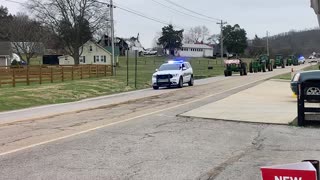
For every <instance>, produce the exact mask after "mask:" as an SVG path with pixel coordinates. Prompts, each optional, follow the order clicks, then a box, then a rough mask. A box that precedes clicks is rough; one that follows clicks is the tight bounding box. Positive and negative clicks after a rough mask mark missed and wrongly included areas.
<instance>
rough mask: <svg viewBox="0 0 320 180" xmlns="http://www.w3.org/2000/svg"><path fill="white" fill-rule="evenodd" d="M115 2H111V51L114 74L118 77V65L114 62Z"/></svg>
mask: <svg viewBox="0 0 320 180" xmlns="http://www.w3.org/2000/svg"><path fill="white" fill-rule="evenodd" d="M113 8H114V6H113V1H112V0H110V21H111V51H112V72H113V75H114V76H115V75H116V66H115V65H116V64H115V60H114V20H113Z"/></svg>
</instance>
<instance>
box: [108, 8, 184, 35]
mask: <svg viewBox="0 0 320 180" xmlns="http://www.w3.org/2000/svg"><path fill="white" fill-rule="evenodd" d="M105 4H108V3H105ZM114 4H115V5H117V7H118V8H119V9H121V10H124V11H127V12H129V13H133V14H135V15H138V16H140V17H143V18H146V19H149V20H152V21H155V22H158V23H161V24H164V25H170V24H171V25H173V24H172V23H168V22H165V21H163V20H160V19H157V18H155V17H151V16H148V15H145V14H143V13H141V12H139V11H136V10H133V9H131V8H128V7H125V6H123V5H122V4H119V3H114ZM119 5H120V6H119ZM173 26H175V27H177V28H180V29H184V28H183V27H180V26H177V25H173Z"/></svg>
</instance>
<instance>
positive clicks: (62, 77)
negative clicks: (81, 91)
mask: <svg viewBox="0 0 320 180" xmlns="http://www.w3.org/2000/svg"><path fill="white" fill-rule="evenodd" d="M61 73H62V76H61V80H62V82H64V69H63V66H61Z"/></svg>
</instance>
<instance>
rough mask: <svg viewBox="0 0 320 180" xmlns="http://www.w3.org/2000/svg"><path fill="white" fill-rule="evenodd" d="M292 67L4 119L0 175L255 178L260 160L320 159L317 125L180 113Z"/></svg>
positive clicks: (266, 162) (262, 163) (0, 130)
mask: <svg viewBox="0 0 320 180" xmlns="http://www.w3.org/2000/svg"><path fill="white" fill-rule="evenodd" d="M299 68H301V67H299ZM288 71H289V69H288V68H287V69H286V70H283V69H281V70H279V69H278V70H275V71H274V72H273V73H269V72H268V73H259V74H250V75H249V76H247V77H240V76H233V77H229V78H224V77H223V78H222V77H219V78H216V79H211V80H210V81H211V82H210V83H203V84H200V83H199V84H198V85H196V86H194V87H186V88H183V89H174V90H166V89H164V90H160V91H159V92H161V93H159V94H158V95H156V96H150V97H147V98H143V99H137V100H135V101H131V102H126V103H120V104H117V105H110V106H105V107H100V108H96V109H91V110H87V111H79V112H77V113H69V114H63V115H56V116H53V117H49V118H42V119H37V120H27V121H21V122H12V123H9V124H2V125H1V126H0V179H30V180H34V179H68V180H69V179H71V180H72V179H77V180H78V179H230V180H231V179H250V180H251V179H260V171H259V167H260V166H265V165H271V164H278V163H280V164H281V163H290V162H297V161H301V160H303V159H320V153H319V152H320V145H318V144H317V142H319V139H320V137H318V135H319V133H320V130H318V129H313V128H298V127H289V126H277V125H263V124H248V123H239V122H226V121H214V120H205V119H196V118H183V117H180V116H179V114H182V113H184V112H187V111H189V110H192V109H194V108H198V107H201V106H203V105H206V104H208V103H211V102H214V101H218V100H220V99H223V98H225V97H228V96H230V95H231V94H234V93H236V92H239V91H241V90H244V89H246V88H249V87H252V86H254V85H256V84H258V83H260V82H261V81H263V80H266V79H268V78H270V77H272V76H274V75H277V74H281V73H284V72H288ZM288 86H289V85H288ZM147 91H152V90H147ZM106 101H107V99H106ZM243 103H245V102H243ZM239 108H241V104H239ZM253 111H254V110H253ZM230 113H232V112H230Z"/></svg>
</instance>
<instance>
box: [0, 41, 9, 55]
mask: <svg viewBox="0 0 320 180" xmlns="http://www.w3.org/2000/svg"><path fill="white" fill-rule="evenodd" d="M11 53H12V51H11V43H10V42H7V41H1V42H0V55H1V56H10V55H11Z"/></svg>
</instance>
